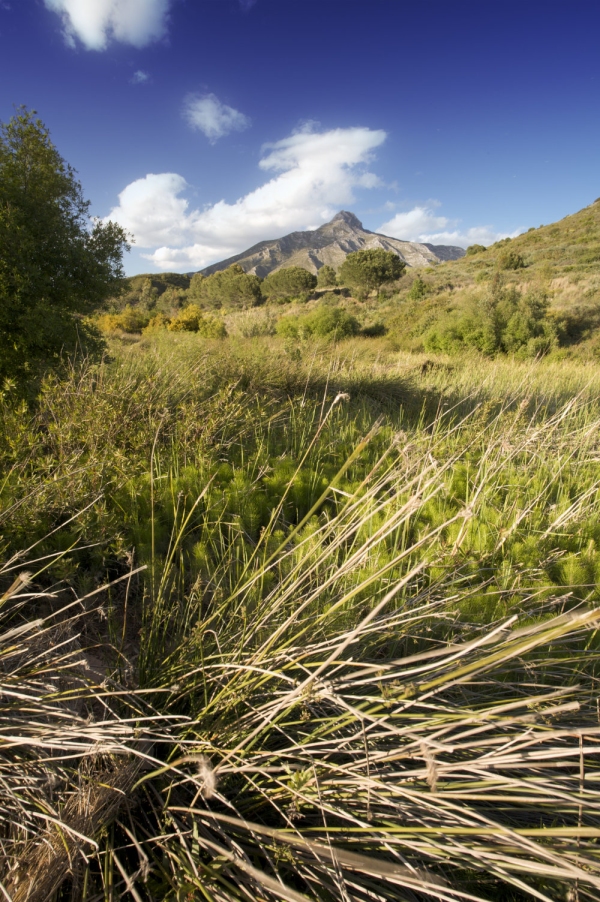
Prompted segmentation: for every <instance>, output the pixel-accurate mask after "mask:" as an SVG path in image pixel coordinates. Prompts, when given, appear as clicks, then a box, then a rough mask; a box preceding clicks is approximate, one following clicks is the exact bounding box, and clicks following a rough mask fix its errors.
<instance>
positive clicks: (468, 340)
mask: <svg viewBox="0 0 600 902" xmlns="http://www.w3.org/2000/svg"><path fill="white" fill-rule="evenodd" d="M548 308H549V302H548V299H547V297H546V295H544V294H540V293H536V292H530V293H529V294H527V295H525V296H522V295H521V294H520V293H519V292H518V291H517V290H516V289H515V288H508V289H505V288H501V287H499V286H498V285H495V286H492V291H491V293H490V295H488V296H486V297H484V298H480V299H478V300H475V302H474V303H473V304H472V305H471V308H470V309H468V310H467V311H453V312H452V313H450V314H449V315H448V316H447V317H446V318H444V319H442V320H440V321H438V323H436V324H435V325H434V327H433V328H432V329H431V331H430V332H429V334H428V335H427V336H426V338H425V342H424V343H425V348H426V350H428V351H442V352H445V353H450V354H453V353H459V352H460V351H462V350H463V349H465V348H474V349H475V350H477V351H480V352H481V353H482V354H485V355H487V356H492V355H494V354H498V353H506V354H517V355H518V356H519V357H538V356H541V355H544V354H547V353H548V352H549V351H551V350H552V349H553V348H555V347H557V346H558V343H559V330H558V328H557V325H556V323H555V321H554V320H553V319H551V318H550V317H549V316H548Z"/></svg>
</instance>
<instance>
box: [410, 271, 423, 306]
mask: <svg viewBox="0 0 600 902" xmlns="http://www.w3.org/2000/svg"><path fill="white" fill-rule="evenodd" d="M426 294H427V285H426V284H425V282H424V281H423V279H422V278H421V276H417V277H416V279H415V280H414V281H413V283H412V285H411V286H410V291H409V292H408V296H409V298H410V299H411V301H419V300H420V299H421V298H424V297H425V295H426Z"/></svg>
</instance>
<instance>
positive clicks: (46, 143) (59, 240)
mask: <svg viewBox="0 0 600 902" xmlns="http://www.w3.org/2000/svg"><path fill="white" fill-rule="evenodd" d="M88 209H89V202H88V201H85V200H84V198H83V194H82V189H81V185H80V184H79V182H78V181H77V179H76V178H75V173H74V170H73V169H72V168H71V167H70V166H69V165H68V164H67V163H66V162H65V161H64V160H63V159H62V157H61V156H60V155H59V153H58V151H57V150H56V148H55V147H54V145H53V144H52V142H51V140H50V135H49V132H48V130H47V129H46V127H45V126H44V125H43V123H42V122H41V121H40V120H39V119H36V118H35V114H34V113H33V112H29V111H27V110H25V109H22V110H21V111H20V112H19V113H18V114H17V115H16V116H14V117H13V118H12V119H11V120H10V121H9V122H8V123H5V124H4V125H2V128H1V131H0V247H1V248H2V255H1V258H0V382H1V381H2V380H3V379H5V378H6V377H7V376H10V377H11V378H18V379H26V378H27V377H28V375H32V374H35V373H36V372H37V371H40V370H43V369H44V368H45V367H47V366H51V365H52V364H54V363H56V362H57V361H58V360H59V358H60V355H61V353H62V352H63V351H67V352H72V351H74V350H75V348H77V347H81V346H84V345H86V344H87V346H88V347H89V348H92V347H95V346H96V345H97V339H96V337H95V336H96V333H95V332H94V331H93V329H92V328H91V327H90V326H89V325H86V324H85V323H84V322H82V320H81V319H80V318H78V314H84V313H90V312H91V311H93V310H94V308H96V307H98V306H99V305H100V304H101V303H102V302H103V301H104V300H105V299H106V298H108V297H109V296H110V295H111V294H113V293H115V291H116V290H117V289H118V287H119V285H120V282H121V278H122V275H123V274H122V268H121V261H122V255H123V248H124V247H126V241H125V237H126V236H125V233H124V232H123V230H122V229H121V227H120V226H118V225H116V224H115V223H112V222H108V223H102V222H100V221H96V222H95V223H93V224H92V225H91V226H90V223H89V219H88Z"/></svg>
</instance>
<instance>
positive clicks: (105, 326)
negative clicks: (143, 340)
mask: <svg viewBox="0 0 600 902" xmlns="http://www.w3.org/2000/svg"><path fill="white" fill-rule="evenodd" d="M154 319H156V317H155V318H154ZM150 321H151V320H150V316H149V314H147V313H145V312H144V311H143V310H139V309H135V308H133V307H129V306H128V307H125V309H124V310H123V311H122V312H121V313H104V314H102V315H101V316H99V317H98V318H97V319H96V322H97V324H98V326H99V327H100V328H101V329H102V331H103V332H119V331H122V332H141V331H142V330H143V329H145V328H146V327H147V326H148V324H149V322H150Z"/></svg>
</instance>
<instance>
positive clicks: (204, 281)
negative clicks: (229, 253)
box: [190, 263, 263, 307]
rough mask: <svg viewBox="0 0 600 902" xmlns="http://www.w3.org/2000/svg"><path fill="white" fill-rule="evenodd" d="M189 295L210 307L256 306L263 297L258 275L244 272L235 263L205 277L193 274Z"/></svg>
mask: <svg viewBox="0 0 600 902" xmlns="http://www.w3.org/2000/svg"><path fill="white" fill-rule="evenodd" d="M190 297H191V298H193V299H194V300H195V301H200V302H205V303H207V304H209V305H210V306H212V307H221V306H225V307H256V306H257V304H260V303H262V299H263V298H262V294H261V281H260V279H259V278H258V276H253V275H250V274H248V273H246V272H244V270H243V269H242V267H241V266H239V265H238V264H237V263H234V264H232V266H229V267H227V269H223V270H221V271H220V272H215V273H213V274H212V275H211V276H207V277H206V278H205V277H204V276H202V274H201V273H196V274H195V275H193V276H192V281H191V284H190Z"/></svg>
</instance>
